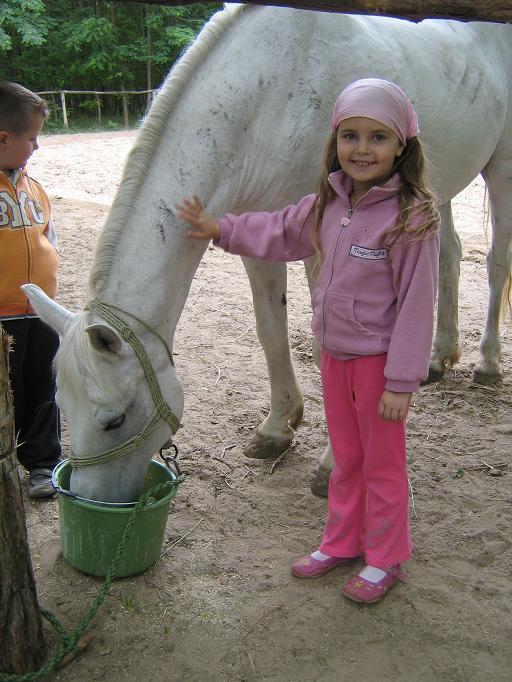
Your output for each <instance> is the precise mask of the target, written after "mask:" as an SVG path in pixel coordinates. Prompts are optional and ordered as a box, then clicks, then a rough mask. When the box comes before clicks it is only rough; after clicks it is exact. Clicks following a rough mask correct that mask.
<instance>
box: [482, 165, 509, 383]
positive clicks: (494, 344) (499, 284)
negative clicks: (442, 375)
mask: <svg viewBox="0 0 512 682" xmlns="http://www.w3.org/2000/svg"><path fill="white" fill-rule="evenodd" d="M503 156H504V158H503V159H499V158H498V159H492V160H491V161H490V162H489V163H488V164H487V166H486V168H485V169H484V171H483V172H482V176H483V178H484V180H485V182H486V184H487V187H488V190H489V200H490V205H491V225H492V241H491V247H490V249H489V251H488V253H487V279H488V282H489V304H488V309H487V320H486V323H485V329H484V333H483V335H482V339H481V341H480V357H479V359H478V362H477V364H476V365H475V368H474V372H473V381H475V382H476V383H479V384H485V385H496V384H500V383H501V381H502V378H503V374H502V370H501V346H500V337H499V324H500V311H501V304H502V297H503V290H504V288H505V284H506V282H507V279H508V277H509V275H510V245H511V242H512V221H511V218H510V215H511V211H512V198H511V196H510V192H511V189H512V188H511V185H510V178H511V177H512V163H511V162H510V161H509V160H508V159H509V158H510V155H509V154H508V155H503Z"/></svg>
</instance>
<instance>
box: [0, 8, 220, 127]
mask: <svg viewBox="0 0 512 682" xmlns="http://www.w3.org/2000/svg"><path fill="white" fill-rule="evenodd" d="M221 7H222V4H221V3H209V4H205V5H203V4H192V5H185V6H177V7H164V6H158V5H145V4H142V3H135V2H130V3H124V2H123V3H117V2H115V1H108V0H0V55H1V56H2V58H1V59H0V80H13V81H16V82H18V83H22V84H23V85H25V86H26V87H28V88H30V89H31V90H34V91H36V92H41V91H45V90H60V89H64V90H122V89H125V90H146V89H151V88H155V87H158V86H159V85H160V84H161V82H162V81H163V79H164V78H165V75H166V74H167V72H168V71H169V69H170V68H171V67H172V65H173V63H174V62H175V61H176V59H177V58H178V57H179V55H180V54H181V53H182V52H183V50H184V49H185V48H186V47H187V46H188V45H189V44H190V42H191V41H193V40H194V38H195V36H196V35H197V33H198V32H199V30H200V29H201V27H202V26H203V24H204V23H205V21H207V20H208V19H209V17H210V16H211V15H212V14H213V12H214V11H217V10H218V9H221ZM47 99H48V103H49V105H50V108H51V109H52V110H56V111H58V109H59V103H58V99H57V100H55V101H54V100H53V99H52V97H51V96H50V97H49V98H47ZM146 103H147V102H146V98H145V97H144V96H132V97H131V98H130V100H129V106H130V114H131V116H132V117H134V118H135V119H136V118H137V117H138V116H140V115H141V113H142V112H143V111H144V108H145V105H146ZM68 106H69V108H70V111H68V113H69V114H71V116H70V120H71V118H72V115H73V112H75V113H76V114H77V116H78V115H79V113H80V111H82V112H83V111H84V109H87V108H90V110H91V115H94V111H93V102H92V101H91V97H90V96H83V98H82V100H80V98H79V96H73V97H69V103H68ZM102 107H103V109H104V113H105V122H106V121H107V120H108V119H109V118H111V119H112V120H117V116H118V115H119V114H120V112H121V98H120V97H110V98H107V97H104V98H102Z"/></svg>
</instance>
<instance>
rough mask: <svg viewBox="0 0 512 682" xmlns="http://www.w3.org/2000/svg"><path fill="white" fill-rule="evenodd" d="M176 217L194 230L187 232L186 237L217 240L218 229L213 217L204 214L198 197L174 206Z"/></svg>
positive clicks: (218, 235)
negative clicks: (176, 212)
mask: <svg viewBox="0 0 512 682" xmlns="http://www.w3.org/2000/svg"><path fill="white" fill-rule="evenodd" d="M176 208H177V209H178V215H179V217H180V218H182V219H183V220H186V221H187V223H190V225H192V227H194V228H195V229H193V230H189V231H188V232H187V237H190V238H192V239H217V238H218V237H220V227H219V225H218V223H217V221H216V220H215V218H214V217H213V216H211V215H210V214H209V213H206V211H205V210H204V207H203V204H202V203H201V200H200V199H199V197H197V196H195V195H194V198H193V199H183V202H182V203H181V204H178V205H177V206H176Z"/></svg>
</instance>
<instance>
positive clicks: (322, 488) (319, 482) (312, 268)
mask: <svg viewBox="0 0 512 682" xmlns="http://www.w3.org/2000/svg"><path fill="white" fill-rule="evenodd" d="M317 265H318V263H317V258H316V256H312V257H311V258H308V259H307V260H305V261H304V267H305V269H306V276H307V278H308V286H309V291H310V293H313V289H314V286H315V282H316V274H317ZM320 355H321V348H320V346H319V345H318V343H317V342H316V340H315V339H313V359H314V361H315V364H316V366H317V367H318V368H320ZM333 462H334V460H333V455H332V448H331V442H330V440H329V439H327V445H326V446H325V448H324V449H323V451H322V453H321V455H320V457H319V458H318V468H317V470H316V472H315V475H314V477H313V480H312V481H311V492H312V493H313V495H318V497H327V492H328V489H329V476H330V475H331V470H332V465H333Z"/></svg>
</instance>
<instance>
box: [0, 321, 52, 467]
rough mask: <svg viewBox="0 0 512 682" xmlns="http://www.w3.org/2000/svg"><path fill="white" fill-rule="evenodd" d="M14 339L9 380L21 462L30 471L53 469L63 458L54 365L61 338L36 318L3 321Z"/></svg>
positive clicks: (4, 326) (10, 355)
mask: <svg viewBox="0 0 512 682" xmlns="http://www.w3.org/2000/svg"><path fill="white" fill-rule="evenodd" d="M0 322H1V323H2V326H3V328H4V330H5V332H6V333H7V334H9V336H12V338H13V345H12V352H11V353H10V354H9V378H10V381H11V390H12V394H13V402H14V424H15V429H16V434H17V442H18V443H19V444H20V445H19V446H18V448H17V450H16V454H17V456H18V460H19V462H20V463H21V464H22V465H23V466H24V467H25V468H26V469H28V470H29V471H31V470H32V469H37V468H53V467H54V466H55V465H56V464H57V463H58V461H59V458H60V419H59V410H58V408H57V405H56V403H55V377H54V374H53V368H52V362H53V358H54V357H55V353H56V352H57V349H58V347H59V336H58V334H56V332H54V331H53V329H51V328H50V327H48V325H46V324H45V323H44V322H42V321H41V320H40V319H39V318H37V317H30V318H20V319H18V320H0Z"/></svg>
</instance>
